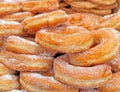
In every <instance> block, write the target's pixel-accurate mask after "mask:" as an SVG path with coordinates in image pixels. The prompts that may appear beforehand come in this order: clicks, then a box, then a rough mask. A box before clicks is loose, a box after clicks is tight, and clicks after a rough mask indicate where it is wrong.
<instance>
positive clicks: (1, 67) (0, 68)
mask: <svg viewBox="0 0 120 92" xmlns="http://www.w3.org/2000/svg"><path fill="white" fill-rule="evenodd" d="M5 74H15V71H13V70H11V69H9V68H7V67H6V66H5V65H3V64H2V63H0V76H2V75H5Z"/></svg>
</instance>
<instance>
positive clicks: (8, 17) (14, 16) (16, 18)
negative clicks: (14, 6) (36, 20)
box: [1, 12, 33, 22]
mask: <svg viewBox="0 0 120 92" xmlns="http://www.w3.org/2000/svg"><path fill="white" fill-rule="evenodd" d="M32 16H33V14H32V13H30V12H19V13H13V14H10V15H5V16H2V17H1V19H3V20H7V21H17V22H21V21H23V20H24V19H26V18H28V17H32Z"/></svg>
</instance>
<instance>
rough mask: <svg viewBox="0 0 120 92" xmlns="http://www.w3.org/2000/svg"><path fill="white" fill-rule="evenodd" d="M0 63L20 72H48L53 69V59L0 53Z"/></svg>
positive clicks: (6, 52)
mask: <svg viewBox="0 0 120 92" xmlns="http://www.w3.org/2000/svg"><path fill="white" fill-rule="evenodd" d="M0 62H1V63H3V64H4V65H6V66H7V67H8V68H10V69H13V70H18V71H48V70H50V69H51V68H52V62H53V58H52V57H46V56H37V55H25V54H16V53H12V52H8V51H1V52H0Z"/></svg>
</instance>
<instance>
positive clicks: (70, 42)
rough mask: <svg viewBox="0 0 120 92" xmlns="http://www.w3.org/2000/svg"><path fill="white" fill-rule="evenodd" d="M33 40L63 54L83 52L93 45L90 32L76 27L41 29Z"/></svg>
mask: <svg viewBox="0 0 120 92" xmlns="http://www.w3.org/2000/svg"><path fill="white" fill-rule="evenodd" d="M35 40H36V42H37V43H39V44H40V45H41V46H43V47H45V48H48V49H52V50H56V51H58V52H65V53H69V52H72V53H73V52H79V51H84V50H86V49H89V48H90V46H91V45H92V44H93V38H92V36H91V34H90V32H89V31H87V30H86V29H85V28H83V27H78V26H64V27H63V26H62V27H56V28H51V29H50V28H48V29H41V30H39V31H38V32H37V33H36V37H35Z"/></svg>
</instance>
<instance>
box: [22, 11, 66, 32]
mask: <svg viewBox="0 0 120 92" xmlns="http://www.w3.org/2000/svg"><path fill="white" fill-rule="evenodd" d="M67 20H68V15H67V14H66V13H65V12H64V11H62V10H56V11H52V12H49V13H43V14H39V15H36V16H34V17H31V18H27V19H25V20H24V21H23V22H22V24H23V25H24V31H25V32H27V33H29V34H34V33H36V31H38V30H39V29H41V28H46V27H53V26H58V25H61V24H63V23H65V22H66V21H67Z"/></svg>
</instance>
